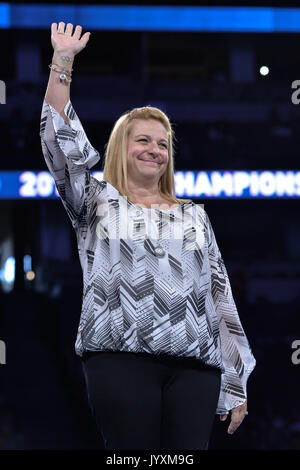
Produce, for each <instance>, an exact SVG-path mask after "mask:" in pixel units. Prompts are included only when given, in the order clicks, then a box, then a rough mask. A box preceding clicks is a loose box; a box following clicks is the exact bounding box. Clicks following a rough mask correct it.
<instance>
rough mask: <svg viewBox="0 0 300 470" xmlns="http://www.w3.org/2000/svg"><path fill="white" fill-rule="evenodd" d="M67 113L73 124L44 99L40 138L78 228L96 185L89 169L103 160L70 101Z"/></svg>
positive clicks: (55, 179)
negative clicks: (66, 120)
mask: <svg viewBox="0 0 300 470" xmlns="http://www.w3.org/2000/svg"><path fill="white" fill-rule="evenodd" d="M64 112H65V115H66V116H67V117H68V118H69V120H70V125H68V124H67V123H66V122H65V121H64V119H63V118H62V116H61V115H60V114H59V113H58V112H57V111H56V109H54V108H53V107H52V106H51V105H50V104H49V103H47V101H46V100H45V99H44V102H43V108H42V113H41V123H40V137H41V145H42V151H43V155H44V158H45V161H46V164H47V166H48V169H49V171H50V172H51V174H52V176H53V178H54V181H55V184H56V187H57V191H58V193H59V195H60V197H61V200H62V203H63V205H64V207H65V209H66V211H67V214H68V216H69V218H70V220H71V222H72V225H73V227H74V228H76V227H77V226H78V225H79V224H80V223H81V221H82V220H83V219H84V218H85V217H86V216H87V212H88V209H89V206H90V202H91V198H92V195H93V193H94V192H95V188H96V186H97V181H96V180H95V178H93V177H92V176H91V175H90V171H89V170H90V168H92V167H93V166H94V165H95V164H96V163H97V162H98V161H99V160H100V155H99V153H98V152H97V150H95V149H94V148H93V147H92V145H91V144H90V142H89V140H88V138H87V136H86V134H85V132H84V129H83V127H82V125H81V122H80V120H79V118H78V116H77V114H76V113H75V111H74V109H73V106H72V104H71V102H70V100H69V101H68V103H67V104H66V106H65V108H64Z"/></svg>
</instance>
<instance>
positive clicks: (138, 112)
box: [103, 106, 190, 203]
mask: <svg viewBox="0 0 300 470" xmlns="http://www.w3.org/2000/svg"><path fill="white" fill-rule="evenodd" d="M134 119H156V120H157V121H159V122H161V123H162V125H163V126H164V128H165V129H166V131H167V134H168V144H169V145H168V148H169V159H168V163H167V168H166V170H165V172H164V174H163V175H162V176H161V178H160V180H159V184H158V187H159V190H160V192H161V194H162V195H164V196H165V197H166V198H167V199H169V200H170V201H173V202H175V203H186V202H189V201H190V200H187V199H178V198H176V194H175V182H174V161H173V159H174V140H176V139H175V134H174V131H173V129H172V126H171V123H170V121H169V118H168V117H167V115H166V114H165V113H164V112H163V111H161V110H160V109H158V108H154V107H152V106H144V107H142V108H134V109H132V110H131V111H127V112H126V113H124V114H123V115H122V116H121V117H120V118H119V119H118V120H117V121H116V122H115V124H114V127H113V129H112V131H111V134H110V137H109V140H108V143H107V145H106V151H105V161H104V169H103V180H104V181H108V182H109V183H110V184H111V185H112V186H114V187H115V188H116V189H117V190H118V191H119V192H120V193H121V194H122V196H126V197H127V198H128V199H130V198H131V196H132V194H131V192H130V190H129V188H128V178H127V139H128V135H129V132H130V130H131V128H132V126H133V122H134Z"/></svg>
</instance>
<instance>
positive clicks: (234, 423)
mask: <svg viewBox="0 0 300 470" xmlns="http://www.w3.org/2000/svg"><path fill="white" fill-rule="evenodd" d="M246 414H248V413H247V400H246V401H245V402H244V403H243V404H242V405H240V406H237V407H236V408H233V409H232V410H231V421H230V424H229V426H228V429H227V432H228V434H233V433H234V432H235V431H236V430H237V428H238V427H239V426H240V424H242V422H243V420H244V418H245V416H246ZM226 419H227V415H220V420H221V421H226Z"/></svg>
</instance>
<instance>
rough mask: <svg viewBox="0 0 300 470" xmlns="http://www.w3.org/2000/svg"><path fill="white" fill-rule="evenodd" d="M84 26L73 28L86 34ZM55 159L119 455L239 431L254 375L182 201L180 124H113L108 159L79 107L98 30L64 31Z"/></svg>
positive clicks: (193, 210) (106, 436)
mask: <svg viewBox="0 0 300 470" xmlns="http://www.w3.org/2000/svg"><path fill="white" fill-rule="evenodd" d="M73 29H74V30H73ZM51 33H52V34H51V41H52V46H53V49H54V54H53V59H52V63H51V64H50V68H51V70H50V77H49V82H48V87H47V90H46V94H45V100H44V103H43V110H42V117H41V131H40V136H41V142H42V150H43V154H44V157H45V161H46V164H47V166H48V168H49V171H50V172H51V173H52V175H53V178H54V180H55V183H56V187H57V190H58V193H59V195H60V197H61V200H62V203H63V205H64V207H65V209H66V211H67V214H68V216H69V218H70V220H71V223H72V225H73V227H74V229H75V232H76V236H77V241H78V252H79V259H80V263H81V266H82V270H83V302H82V313H81V317H80V322H79V327H78V334H77V338H76V342H75V351H76V354H77V355H78V356H79V357H80V359H81V361H82V366H83V372H84V376H85V379H86V385H87V394H88V398H89V403H90V407H91V410H92V413H93V416H94V418H95V421H96V423H97V425H98V428H99V435H101V437H102V439H103V442H104V447H105V448H106V449H116V450H117V449H175V450H178V449H189V450H191V449H195V450H196V449H207V448H208V443H209V438H210V434H211V430H212V426H213V422H214V417H215V415H216V414H217V415H219V416H220V419H221V420H225V419H226V417H227V415H228V414H229V413H231V416H230V417H231V419H230V423H229V426H228V428H227V432H228V433H230V434H232V433H233V432H234V431H235V430H236V429H237V428H238V426H239V425H240V424H241V422H242V421H243V419H244V417H245V415H246V414H247V411H246V410H247V394H246V384H247V379H248V377H249V375H250V373H251V372H252V370H253V368H254V367H255V359H254V357H253V354H252V352H251V349H250V346H249V343H248V340H247V337H246V335H245V333H244V330H243V327H242V325H241V322H240V320H239V315H238V312H237V310H236V306H235V302H234V300H233V297H232V291H231V287H230V282H229V279H228V275H227V271H226V268H225V265H224V262H223V259H222V256H221V253H220V251H219V248H218V245H217V242H216V239H215V236H214V232H213V229H212V226H211V223H210V220H209V218H208V215H207V213H206V211H205V210H204V208H203V207H202V206H201V205H200V204H195V203H193V201H190V200H182V199H178V198H177V197H176V195H175V186H174V162H173V158H174V157H173V141H174V135H173V130H172V126H171V124H170V121H169V119H168V117H167V116H166V114H165V113H163V112H162V111H161V110H160V109H158V108H154V107H151V106H146V107H143V108H135V109H133V110H131V111H129V112H126V113H124V114H123V115H122V116H121V117H120V118H119V119H118V120H117V122H116V123H115V125H114V126H113V129H112V132H111V135H110V138H109V142H108V145H107V147H106V153H105V166H104V176H103V181H101V182H100V181H98V180H96V179H95V178H94V177H93V176H92V175H91V174H90V169H91V168H92V167H93V166H94V165H95V164H96V163H97V162H98V161H99V159H100V156H99V153H98V152H97V151H96V150H95V149H94V148H93V146H92V145H91V144H90V142H89V140H88V138H87V136H86V134H85V132H84V129H83V127H82V125H81V122H80V120H79V119H78V117H77V115H76V113H75V111H74V109H73V107H72V104H71V102H70V83H71V80H72V68H73V62H74V57H75V55H76V54H78V53H79V52H80V51H81V50H82V49H84V48H85V46H86V44H87V42H88V40H89V37H90V33H89V32H86V33H85V34H83V35H82V27H81V26H76V28H73V25H72V24H71V23H68V24H67V25H66V27H65V23H63V22H60V23H59V24H56V23H53V24H52V25H51Z"/></svg>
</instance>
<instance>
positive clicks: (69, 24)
mask: <svg viewBox="0 0 300 470" xmlns="http://www.w3.org/2000/svg"><path fill="white" fill-rule="evenodd" d="M72 32H73V25H72V23H68V24H67V27H66V34H69V35H70V36H71V35H72Z"/></svg>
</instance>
